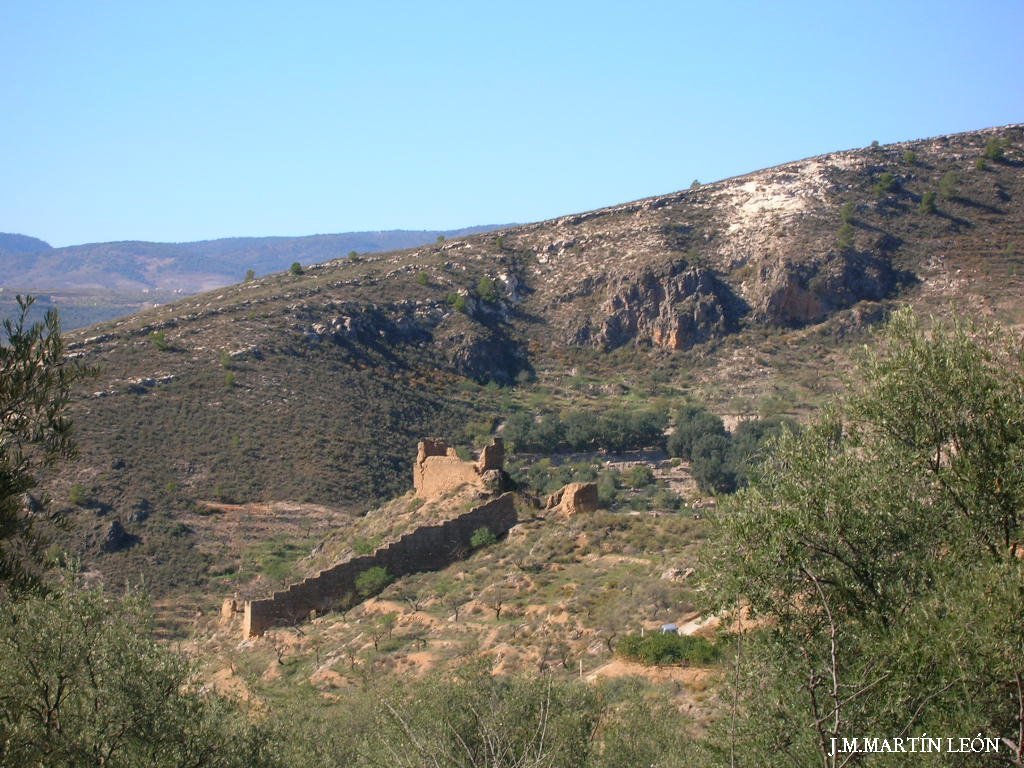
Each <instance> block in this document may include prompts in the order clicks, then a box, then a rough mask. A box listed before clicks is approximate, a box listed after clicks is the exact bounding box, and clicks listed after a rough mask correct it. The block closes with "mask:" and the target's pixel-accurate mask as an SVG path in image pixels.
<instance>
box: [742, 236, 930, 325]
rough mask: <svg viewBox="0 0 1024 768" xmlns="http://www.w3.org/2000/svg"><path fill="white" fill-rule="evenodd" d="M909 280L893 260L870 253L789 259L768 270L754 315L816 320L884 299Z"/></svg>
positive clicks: (778, 320) (767, 319)
mask: <svg viewBox="0 0 1024 768" xmlns="http://www.w3.org/2000/svg"><path fill="white" fill-rule="evenodd" d="M909 280H910V277H909V275H906V274H904V273H901V272H899V271H897V270H895V269H894V268H893V267H892V265H891V264H890V262H889V261H888V260H886V259H884V258H882V257H881V256H878V255H875V254H872V253H867V252H860V253H858V252H853V251H844V252H842V253H839V254H833V255H830V256H828V257H827V258H825V259H821V260H816V261H810V262H805V263H794V262H785V263H782V264H779V265H777V266H775V267H772V268H770V269H768V270H766V274H765V275H764V280H763V282H762V285H761V286H760V290H759V291H758V294H757V300H756V303H755V305H754V307H753V309H752V313H751V314H752V317H753V318H754V319H755V320H758V321H760V322H764V323H768V324H772V325H781V326H801V325H806V324H808V323H816V322H819V321H821V320H823V319H825V318H826V317H828V316H829V315H830V314H832V313H833V312H835V311H837V310H839V309H845V308H846V307H850V306H853V305H854V304H856V303H857V302H858V301H863V300H868V301H879V300H881V299H884V298H885V297H887V296H889V295H891V294H892V293H893V292H895V291H896V290H897V289H898V288H899V287H900V285H902V284H905V283H907V282H909Z"/></svg>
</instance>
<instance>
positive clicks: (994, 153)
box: [983, 136, 1007, 162]
mask: <svg viewBox="0 0 1024 768" xmlns="http://www.w3.org/2000/svg"><path fill="white" fill-rule="evenodd" d="M1006 144H1007V142H1006V140H1005V139H1000V138H999V137H998V136H993V137H992V138H991V139H989V140H988V142H987V143H986V144H985V154H984V156H983V157H984V158H985V159H986V160H995V161H996V162H999V161H1001V160H1003V159H1004V158H1005V156H1006Z"/></svg>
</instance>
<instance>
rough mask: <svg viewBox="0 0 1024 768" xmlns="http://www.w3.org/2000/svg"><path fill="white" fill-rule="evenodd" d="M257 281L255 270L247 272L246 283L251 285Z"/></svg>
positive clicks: (250, 269)
mask: <svg viewBox="0 0 1024 768" xmlns="http://www.w3.org/2000/svg"><path fill="white" fill-rule="evenodd" d="M255 279H256V270H255V269H252V268H251V267H250V268H249V269H247V270H245V282H247V283H251V282H252V281H253V280H255Z"/></svg>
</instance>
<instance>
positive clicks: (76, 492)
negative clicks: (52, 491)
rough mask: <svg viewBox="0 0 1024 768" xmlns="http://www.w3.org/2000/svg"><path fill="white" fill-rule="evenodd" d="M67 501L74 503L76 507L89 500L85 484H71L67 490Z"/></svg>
mask: <svg viewBox="0 0 1024 768" xmlns="http://www.w3.org/2000/svg"><path fill="white" fill-rule="evenodd" d="M68 501H70V502H71V503H72V504H74V505H75V506H76V507H81V506H84V505H85V504H86V503H88V501H89V494H88V493H87V492H86V490H85V486H84V485H82V484H81V483H75V484H74V485H72V486H71V489H70V490H69V491H68Z"/></svg>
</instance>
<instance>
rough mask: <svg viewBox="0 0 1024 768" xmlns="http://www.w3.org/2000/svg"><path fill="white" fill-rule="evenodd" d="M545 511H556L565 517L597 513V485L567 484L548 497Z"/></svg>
mask: <svg viewBox="0 0 1024 768" xmlns="http://www.w3.org/2000/svg"><path fill="white" fill-rule="evenodd" d="M544 506H545V508H546V509H549V510H556V511H558V512H559V513H560V514H563V515H565V516H566V517H571V516H572V515H579V514H583V513H586V512H596V511H597V485H595V484H594V483H569V484H568V485H566V486H564V487H563V488H562V489H561V490H558V491H555V492H554V493H553V494H551V495H550V496H548V498H547V503H546V504H545V505H544Z"/></svg>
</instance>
